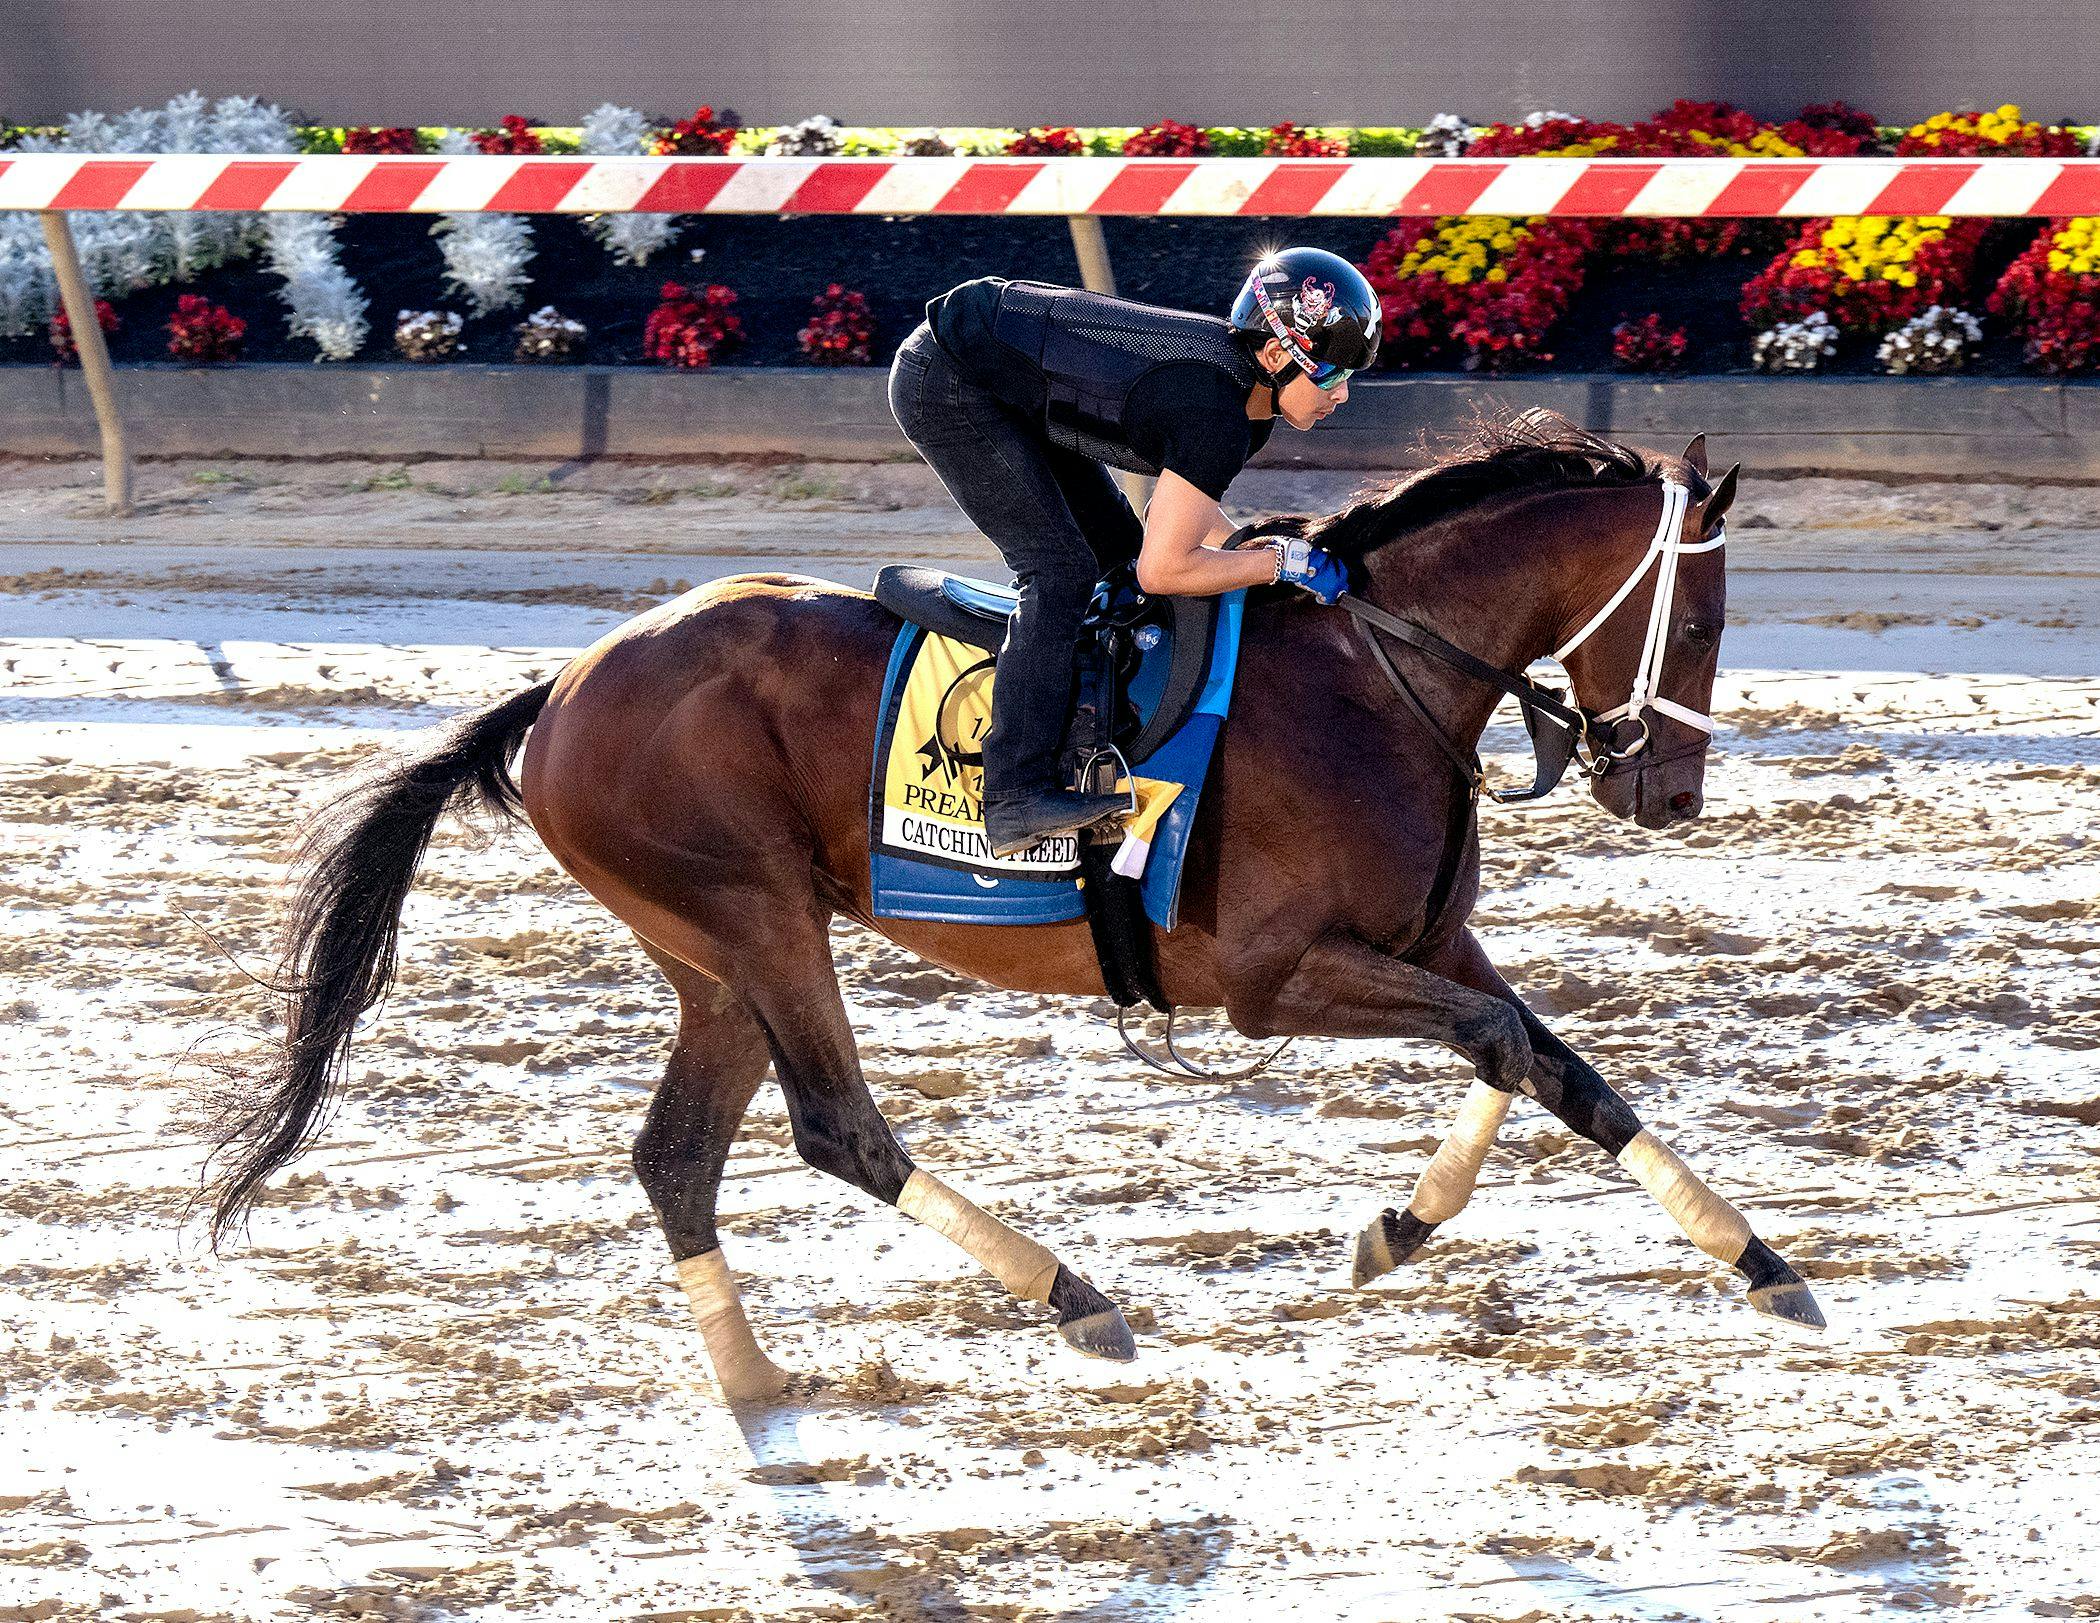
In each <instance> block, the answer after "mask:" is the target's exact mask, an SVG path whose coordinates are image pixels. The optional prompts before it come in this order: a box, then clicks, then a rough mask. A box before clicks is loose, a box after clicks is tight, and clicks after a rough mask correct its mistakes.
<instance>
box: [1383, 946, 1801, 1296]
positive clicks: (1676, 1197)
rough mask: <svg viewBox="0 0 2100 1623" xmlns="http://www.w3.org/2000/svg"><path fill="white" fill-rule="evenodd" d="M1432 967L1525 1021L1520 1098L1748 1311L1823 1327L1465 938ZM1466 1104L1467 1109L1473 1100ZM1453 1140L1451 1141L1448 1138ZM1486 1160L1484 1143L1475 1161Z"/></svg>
mask: <svg viewBox="0 0 2100 1623" xmlns="http://www.w3.org/2000/svg"><path fill="white" fill-rule="evenodd" d="M1437 967H1438V968H1439V969H1441V970H1443V971H1444V972H1445V973H1447V974H1449V975H1450V976H1451V977H1452V979H1454V980H1456V981H1460V982H1463V983H1465V984H1466V985H1467V986H1468V987H1470V988H1471V989H1473V990H1474V991H1476V992H1485V993H1491V994H1493V995H1495V996H1498V997H1500V998H1502V999H1504V1000H1505V1001H1506V1003H1507V1005H1508V1006H1509V1007H1510V1008H1511V1009H1513V1010H1514V1011H1515V1012H1516V1014H1517V1017H1518V1018H1519V1019H1520V1020H1521V1021H1522V1022H1523V1026H1524V1034H1525V1037H1526V1039H1527V1041H1528V1042H1529V1044H1530V1048H1531V1065H1530V1070H1529V1072H1528V1074H1527V1075H1526V1077H1525V1079H1524V1081H1523V1083H1522V1084H1521V1086H1522V1088H1523V1091H1524V1092H1526V1093H1528V1094H1530V1095H1531V1096H1532V1097H1533V1098H1535V1099H1537V1100H1538V1102H1539V1103H1540V1104H1542V1105H1544V1106H1545V1107H1546V1108H1547V1109H1548V1110H1550V1111H1552V1112H1553V1114H1554V1115H1556V1116H1558V1117H1559V1118H1560V1119H1561V1120H1562V1121H1564V1122H1566V1123H1567V1124H1568V1126H1570V1127H1572V1128H1574V1130H1575V1131H1576V1132H1578V1133H1580V1134H1581V1135H1582V1136H1583V1137H1584V1138H1586V1139H1589V1140H1590V1141H1591V1142H1592V1143H1594V1144H1597V1145H1599V1146H1601V1147H1602V1148H1603V1150H1604V1152H1605V1153H1606V1154H1607V1155H1609V1156H1611V1157H1612V1159H1614V1160H1615V1161H1617V1162H1618V1163H1619V1165H1621V1166H1622V1167H1624V1168H1625V1169H1626V1170H1627V1171H1628V1172H1630V1173H1632V1174H1633V1176H1634V1178H1635V1180H1636V1181H1638V1182H1639V1184H1640V1185H1641V1187H1642V1188H1644V1189H1646V1190H1647V1191H1648V1193H1649V1194H1651V1195H1653V1196H1654V1197H1655V1199H1656V1201H1657V1202H1658V1203H1659V1204H1660V1205H1661V1206H1662V1208H1663V1210H1664V1211H1666V1212H1668V1213H1669V1214H1670V1216H1671V1217H1672V1218H1674V1219H1675V1220H1676V1222H1677V1226H1678V1227H1679V1228H1681V1229H1683V1230H1684V1232H1685V1233H1686V1234H1687V1235H1688V1236H1689V1237H1690V1238H1691V1241H1692V1243H1693V1244H1694V1245H1696V1246H1697V1247H1698V1248H1699V1249H1700V1250H1701V1251H1704V1252H1705V1253H1706V1254H1707V1255H1708V1256H1710V1257H1713V1258H1715V1259H1716V1260H1717V1261H1720V1262H1725V1263H1727V1264H1728V1265H1729V1266H1730V1267H1732V1268H1734V1269H1735V1270H1736V1272H1737V1273H1739V1274H1741V1275H1742V1276H1743V1278H1744V1279H1745V1280H1746V1281H1747V1282H1748V1283H1749V1287H1750V1305H1751V1306H1752V1307H1754V1308H1756V1309H1757V1310H1758V1312H1760V1313H1767V1314H1770V1315H1771V1316H1772V1317H1773V1318H1775V1319H1786V1320H1789V1321H1791V1322H1792V1323H1795V1324H1805V1325H1809V1326H1812V1327H1814V1328H1815V1329H1819V1330H1820V1329H1822V1328H1823V1323H1824V1320H1823V1313H1822V1310H1821V1309H1820V1308H1818V1307H1817V1306H1816V1299H1815V1297H1814V1296H1813V1295H1811V1294H1810V1293H1809V1289H1808V1286H1807V1285H1805V1284H1804V1283H1802V1280H1801V1276H1800V1275H1799V1274H1797V1273H1795V1272H1794V1270H1793V1269H1792V1268H1790V1267H1788V1266H1787V1264H1786V1261H1785V1259H1784V1258H1782V1257H1781V1256H1780V1255H1779V1253H1778V1252H1776V1251H1774V1250H1773V1249H1772V1248H1771V1247H1770V1246H1768V1245H1766V1244H1765V1242H1764V1241H1762V1240H1760V1239H1759V1238H1758V1237H1757V1236H1756V1235H1755V1234H1753V1233H1752V1232H1751V1230H1750V1224H1749V1221H1748V1219H1746V1218H1745V1217H1744V1216H1743V1214H1742V1213H1741V1212H1739V1211H1737V1210H1736V1208H1735V1207H1734V1206H1733V1205H1731V1204H1730V1203H1729V1202H1728V1201H1726V1200H1724V1199H1723V1198H1722V1197H1721V1196H1720V1195H1717V1194H1716V1193H1714V1191H1713V1190H1712V1189H1710V1188H1708V1187H1707V1185H1706V1184H1705V1183H1704V1182H1703V1181H1702V1180H1701V1179H1700V1177H1699V1175H1698V1174H1697V1173H1696V1172H1694V1171H1692V1169H1691V1168H1690V1167H1688V1166H1686V1165H1685V1164H1684V1162H1683V1161H1681V1160H1680V1159H1678V1157H1677V1153H1676V1152H1675V1151H1674V1150H1672V1149H1671V1148H1670V1147H1669V1145H1667V1144H1665V1143H1664V1142H1663V1141H1662V1140H1661V1139H1659V1138H1657V1137H1656V1136H1655V1134H1654V1133H1653V1132H1651V1131H1650V1130H1649V1129H1647V1128H1645V1127H1643V1126H1642V1125H1641V1122H1640V1118H1639V1117H1638V1116H1636V1115H1635V1114H1634V1113H1633V1109H1632V1107H1631V1106H1629V1105H1628V1104H1627V1103H1626V1101H1625V1100H1624V1099H1622V1098H1620V1097H1619V1094H1618V1092H1617V1090H1615V1089H1614V1088H1613V1087H1612V1086H1611V1084H1610V1083H1608V1082H1606V1081H1605V1080H1604V1078H1603V1077H1601V1076H1599V1075H1598V1074H1597V1072H1596V1071H1595V1070H1594V1069H1593V1068H1592V1067H1591V1066H1590V1065H1589V1064H1588V1063H1587V1062H1585V1061H1584V1060H1583V1058H1582V1057H1581V1056H1580V1055H1579V1054H1577V1053H1576V1052H1575V1051H1574V1050H1573V1049H1572V1048H1570V1047H1569V1046H1568V1045H1567V1044H1566V1043H1564V1042H1562V1041H1561V1040H1560V1038H1558V1037H1556V1036H1555V1035H1554V1034H1553V1033H1552V1032H1551V1031H1549V1030H1547V1029H1546V1025H1545V1023H1544V1022H1543V1021H1542V1020H1540V1019H1539V1017H1538V1016H1537V1015H1535V1014H1533V1013H1532V1012H1531V1010H1530V1009H1528V1008H1526V1007H1525V1005H1524V1002H1523V1000H1522V999H1521V998H1519V997H1518V996H1517V995H1516V993H1514V992H1513V991H1511V990H1510V988H1509V986H1508V984H1507V983H1506V982H1505V981H1504V980H1503V979H1502V977H1501V976H1500V975H1499V974H1497V973H1496V972H1495V967H1494V965H1492V964H1490V963H1489V962H1488V959H1487V954H1486V953H1485V952H1483V951H1482V950H1481V947H1480V943H1479V942H1478V941H1476V940H1475V939H1474V938H1473V936H1472V934H1471V933H1470V932H1467V933H1464V934H1462V935H1461V936H1460V937H1459V938H1458V939H1457V940H1456V941H1454V942H1453V943H1452V945H1451V947H1450V948H1449V949H1447V950H1446V951H1445V952H1444V953H1443V954H1442V955H1441V956H1440V957H1439V959H1438V960H1437ZM1468 1103H1469V1106H1470V1103H1471V1101H1468ZM1499 1119H1500V1118H1499V1117H1497V1120H1498V1121H1499ZM1457 1136H1458V1135H1457V1134H1456V1133H1454V1134H1453V1137H1454V1138H1456V1137H1457ZM1491 1136H1492V1135H1490V1137H1491ZM1486 1152H1487V1146H1486V1145H1485V1144H1483V1145H1482V1147H1481V1154H1482V1155H1483V1156H1484V1155H1485V1154H1486ZM1437 1153H1438V1155H1439V1156H1441V1155H1442V1154H1443V1153H1444V1151H1443V1150H1442V1149H1439V1150H1438V1152H1437ZM1425 1181H1426V1177H1425ZM1469 1187H1470V1183H1469ZM1388 1215H1389V1216H1390V1214H1388ZM1416 1244H1417V1245H1419V1244H1420V1241H1419V1240H1417V1241H1416ZM1396 1260H1401V1261H1404V1260H1405V1258H1398V1259H1396ZM1359 1283H1361V1280H1359Z"/></svg>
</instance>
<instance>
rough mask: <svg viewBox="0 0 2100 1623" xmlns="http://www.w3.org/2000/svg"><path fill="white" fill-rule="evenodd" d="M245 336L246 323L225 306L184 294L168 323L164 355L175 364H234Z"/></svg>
mask: <svg viewBox="0 0 2100 1623" xmlns="http://www.w3.org/2000/svg"><path fill="white" fill-rule="evenodd" d="M247 333H248V323H247V322H245V321H243V320H242V319H241V318H240V317H239V316H237V315H235V314H234V313H233V312H232V311H230V310H228V309H227V308H226V306H225V305H223V304H213V303H212V302H211V300H209V299H207V298H205V297H203V296H202V295H200V294H196V293H185V294H183V296H182V297H181V298H179V299H177V300H176V301H175V314H174V315H173V316H172V317H170V318H169V320H168V354H169V356H170V357H171V358H172V359H174V360H178V361H193V362H209V361H237V360H239V359H240V358H241V343H242V341H243V340H244V339H245V338H246V337H247Z"/></svg>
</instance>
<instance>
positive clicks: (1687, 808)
mask: <svg viewBox="0 0 2100 1623" xmlns="http://www.w3.org/2000/svg"><path fill="white" fill-rule="evenodd" d="M1700 804H1701V802H1700V799H1699V791H1698V790H1696V789H1684V790H1680V791H1679V792H1678V793H1676V794H1674V795H1672V796H1670V810H1671V811H1672V812H1674V813H1676V814H1677V815H1678V816H1679V817H1697V816H1698V815H1699V807H1700Z"/></svg>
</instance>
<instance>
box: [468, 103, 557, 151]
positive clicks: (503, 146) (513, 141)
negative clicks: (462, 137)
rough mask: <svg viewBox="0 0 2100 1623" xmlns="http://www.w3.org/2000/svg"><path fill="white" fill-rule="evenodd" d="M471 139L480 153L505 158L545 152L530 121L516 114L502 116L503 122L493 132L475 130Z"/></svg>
mask: <svg viewBox="0 0 2100 1623" xmlns="http://www.w3.org/2000/svg"><path fill="white" fill-rule="evenodd" d="M472 139H473V142H474V145H475V146H476V147H477V148H479V149H480V150H481V151H483V152H492V153H496V154H498V155H501V156H505V157H511V156H517V155H519V154H523V153H530V152H545V151H546V150H547V149H546V147H545V146H544V145H543V144H541V141H540V138H539V136H538V134H537V133H536V132H535V131H534V130H533V127H532V124H531V121H530V120H528V119H523V118H520V117H519V116H518V115H517V114H516V113H506V114H504V115H503V122H502V123H501V124H500V125H498V126H497V127H496V128H495V129H493V130H476V131H475V132H474V135H473V137H472Z"/></svg>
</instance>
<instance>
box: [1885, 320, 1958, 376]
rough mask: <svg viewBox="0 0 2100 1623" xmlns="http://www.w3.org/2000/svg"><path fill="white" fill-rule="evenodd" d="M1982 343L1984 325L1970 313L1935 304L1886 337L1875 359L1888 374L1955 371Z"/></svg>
mask: <svg viewBox="0 0 2100 1623" xmlns="http://www.w3.org/2000/svg"><path fill="white" fill-rule="evenodd" d="M1982 342H1983V323H1982V322H1980V321H1978V320H1977V319H1976V318H1975V317H1974V316H1972V315H1971V314H1969V312H1968V311H1966V310H1957V309H1955V308H1953V307H1952V306H1948V305H1938V304H1935V305H1933V306H1932V307H1931V308H1930V309H1928V310H1924V311H1921V312H1920V313H1919V314H1917V315H1914V316H1912V317H1911V318H1910V320H1908V321H1906V322H1905V323H1904V324H1903V325H1902V326H1900V327H1898V328H1897V329H1896V330H1895V331H1894V332H1891V333H1890V334H1888V336H1886V337H1885V338H1883V339H1882V341H1881V346H1880V347H1879V348H1878V349H1877V350H1876V351H1875V352H1874V358H1875V359H1876V360H1878V361H1879V362H1880V363H1881V367H1882V370H1883V371H1886V372H1893V373H1899V374H1900V373H1905V372H1953V371H1958V370H1959V369H1960V368H1961V367H1962V365H1963V364H1964V363H1965V362H1966V361H1967V360H1968V358H1969V351H1970V350H1971V349H1973V348H1974V347H1975V346H1976V345H1978V344H1980V343H1982Z"/></svg>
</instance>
